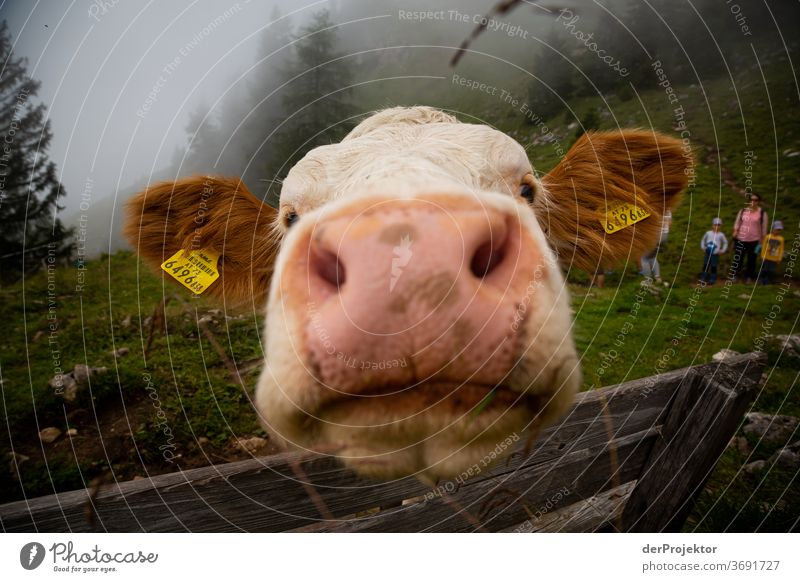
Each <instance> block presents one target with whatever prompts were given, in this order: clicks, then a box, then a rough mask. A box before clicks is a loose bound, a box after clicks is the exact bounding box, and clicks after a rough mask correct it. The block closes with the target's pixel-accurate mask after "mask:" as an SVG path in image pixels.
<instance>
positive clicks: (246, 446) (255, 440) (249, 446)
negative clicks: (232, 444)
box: [236, 437, 267, 453]
mask: <svg viewBox="0 0 800 582" xmlns="http://www.w3.org/2000/svg"><path fill="white" fill-rule="evenodd" d="M236 446H237V447H238V448H240V449H242V450H243V451H247V452H248V453H254V452H256V451H257V450H258V449H260V448H262V447H265V446H267V439H264V438H261V437H250V438H249V439H246V438H238V439H236Z"/></svg>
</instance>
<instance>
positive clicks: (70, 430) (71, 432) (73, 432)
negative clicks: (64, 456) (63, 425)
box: [67, 428, 78, 437]
mask: <svg viewBox="0 0 800 582" xmlns="http://www.w3.org/2000/svg"><path fill="white" fill-rule="evenodd" d="M67 436H70V437H74V436H78V429H77V428H68V429H67Z"/></svg>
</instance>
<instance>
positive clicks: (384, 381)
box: [283, 197, 543, 394]
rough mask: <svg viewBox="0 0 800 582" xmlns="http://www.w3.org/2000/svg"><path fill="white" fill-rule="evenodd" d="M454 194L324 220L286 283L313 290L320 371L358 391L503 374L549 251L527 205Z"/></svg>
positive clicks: (312, 333) (311, 317)
mask: <svg viewBox="0 0 800 582" xmlns="http://www.w3.org/2000/svg"><path fill="white" fill-rule="evenodd" d="M450 198H453V199H452V200H448V199H444V200H442V199H441V198H440V199H436V198H430V199H414V200H395V201H381V202H375V203H374V204H372V205H371V206H370V207H369V208H368V209H366V210H364V208H363V204H362V205H361V206H359V208H357V209H356V208H353V209H348V210H347V211H345V212H343V213H342V212H340V213H338V214H336V215H334V216H332V217H330V218H327V219H324V220H322V221H320V222H319V223H317V224H316V225H315V227H314V230H313V231H312V232H311V234H310V237H309V239H308V240H307V242H306V244H305V245H301V249H302V251H303V252H304V254H305V256H304V257H302V258H300V257H298V260H297V261H296V262H293V263H294V266H290V267H289V269H290V270H292V273H291V275H292V276H290V277H289V278H288V279H287V281H289V282H290V286H291V285H294V286H295V288H294V289H292V288H286V287H287V286H286V284H285V283H284V284H283V287H284V291H285V292H288V293H292V294H293V295H294V296H295V297H297V296H298V295H299V294H302V295H305V296H306V297H307V299H308V314H307V318H306V320H307V324H306V330H305V332H306V337H305V340H306V348H307V350H308V354H309V359H310V361H311V364H312V367H313V368H314V370H313V372H314V373H315V375H317V376H318V378H317V379H318V380H319V381H321V382H323V383H324V384H325V385H327V386H330V387H334V388H335V389H336V390H338V391H341V392H345V393H354V394H357V393H363V392H367V391H369V390H370V389H371V388H375V387H385V386H400V385H407V384H409V383H414V382H421V381H430V380H434V381H446V382H459V383H461V382H468V383H470V384H472V383H479V384H491V385H494V384H497V383H499V382H502V381H503V378H504V376H505V375H506V374H507V373H508V371H509V370H510V369H511V367H512V366H513V364H514V361H515V357H516V354H517V351H518V347H519V346H518V345H517V344H518V340H519V338H518V334H519V331H518V330H519V329H521V326H520V325H519V318H520V313H521V311H524V310H521V308H520V306H521V304H522V302H523V300H524V296H525V294H526V293H530V290H531V289H535V285H532V283H535V280H536V279H537V278H541V277H542V276H543V269H542V265H541V255H540V253H539V252H537V249H536V247H535V245H534V244H533V242H532V240H531V237H530V236H529V235H528V234H527V233H526V232H524V231H523V229H522V227H521V224H520V222H519V220H518V219H517V217H516V216H515V215H512V214H506V213H504V212H501V211H498V210H493V209H489V208H486V207H483V206H481V205H479V204H478V203H477V202H476V201H475V200H473V199H470V198H467V199H461V198H456V197H450ZM298 250H300V249H298ZM301 279H302V281H301ZM291 282H293V283H291ZM301 284H302V285H303V287H304V289H298V288H296V287H297V286H298V285H301ZM515 322H516V323H515Z"/></svg>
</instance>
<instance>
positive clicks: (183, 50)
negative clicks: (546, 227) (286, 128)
mask: <svg viewBox="0 0 800 582" xmlns="http://www.w3.org/2000/svg"><path fill="white" fill-rule="evenodd" d="M494 4H495V3H494V2H493V1H491V0H468V1H461V2H455V1H450V2H437V3H435V6H434V5H432V4H431V3H429V2H424V1H421V0H412V1H402V2H401V1H391V0H382V1H379V2H375V1H368V0H352V1H344V0H331V1H325V0H316V1H311V0H300V1H285V0H278V1H270V2H255V1H248V0H240V1H238V2H232V3H229V2H222V3H221V2H214V1H211V0H196V1H194V2H180V3H178V2H160V3H156V2H154V1H150V2H132V1H115V0H94V1H89V0H81V1H75V2H72V3H64V2H60V1H57V0H45V1H42V2H37V3H30V2H11V3H10V2H6V3H4V4H2V6H0V12H2V15H0V17H1V18H3V19H6V20H7V21H8V23H9V27H10V31H11V33H12V35H13V38H14V51H15V54H17V55H22V56H26V57H27V58H28V60H29V73H30V74H31V75H32V76H33V77H34V78H36V79H39V80H40V81H41V89H40V92H39V95H38V99H40V100H41V101H43V102H44V103H46V104H47V105H48V106H49V119H50V122H51V124H52V129H53V133H54V138H53V142H52V144H51V147H50V152H49V154H50V157H51V159H52V160H53V161H55V163H56V164H57V166H58V169H59V172H60V179H61V182H62V184H63V185H64V196H63V198H62V200H61V204H62V206H64V209H63V210H62V211H60V216H61V218H62V220H63V221H64V222H65V223H66V224H68V225H75V224H78V223H81V224H82V225H83V226H84V227H85V228H86V229H87V234H88V237H87V238H88V239H89V241H90V242H89V244H88V245H87V252H88V255H89V256H92V255H94V254H97V253H99V252H101V251H108V250H115V249H117V248H119V247H120V246H121V245H123V244H124V242H123V241H122V240H121V238H120V234H119V224H120V204H121V203H122V202H123V201H124V200H125V199H126V198H127V197H128V196H130V195H131V194H132V193H133V192H135V191H137V190H139V189H141V188H142V187H144V186H146V185H147V184H148V183H149V182H152V181H157V180H162V179H170V178H174V177H176V176H182V175H187V174H191V173H198V172H202V173H222V174H230V173H237V174H239V175H242V176H244V179H245V182H246V184H247V185H248V187H250V189H251V190H252V191H253V192H254V193H255V194H257V195H259V196H264V197H267V194H268V190H269V189H270V187H271V185H272V182H271V180H272V179H273V178H274V177H275V174H276V172H274V171H270V169H269V168H268V167H266V166H265V165H264V164H263V163H262V162H260V161H259V160H260V157H258V156H262V155H263V153H264V152H265V151H268V150H269V148H270V144H271V141H270V140H271V139H272V138H273V137H274V135H275V132H276V131H278V130H279V129H280V127H281V123H282V120H283V119H285V118H286V117H287V116H291V115H292V114H294V113H296V111H286V98H285V96H286V90H287V88H286V87H283V86H282V79H283V77H284V76H285V68H286V63H287V59H288V58H290V57H289V55H290V53H291V47H290V46H288V45H289V44H290V43H291V42H292V40H293V39H294V38H295V37H294V36H293V35H294V34H296V32H297V31H298V30H300V29H302V27H303V26H304V25H305V24H306V23H308V22H309V21H310V20H311V19H312V17H313V15H314V14H315V13H318V12H319V11H320V10H327V11H329V13H330V15H331V20H332V21H333V22H334V23H335V30H336V33H337V35H338V40H339V43H338V46H337V50H338V52H340V53H342V54H344V55H345V60H346V61H347V62H348V63H349V64H350V65H351V67H352V69H353V71H354V78H353V79H352V80H351V81H350V82H351V84H352V87H353V89H352V91H353V95H354V98H353V100H352V101H353V104H354V106H355V114H356V115H358V114H363V113H365V112H367V111H370V110H372V109H377V108H380V107H385V106H391V105H397V104H415V103H418V104H430V105H437V106H443V107H450V108H456V109H460V110H461V111H462V112H467V113H469V114H477V113H479V112H480V109H481V107H483V108H485V107H491V106H493V105H492V102H494V103H495V104H496V103H497V97H496V96H493V99H492V100H490V101H487V100H486V99H483V98H484V97H486V96H485V95H474V94H472V93H480V92H481V91H480V90H477V91H471V90H468V89H463V87H462V88H461V89H460V90H459V91H458V93H457V95H456V96H455V97H453V96H452V93H453V90H452V89H453V74H454V72H455V73H457V74H458V75H460V76H461V77H462V78H463V77H466V78H479V79H480V80H481V82H485V83H486V84H487V85H489V86H492V87H500V88H501V89H502V90H506V91H516V90H520V91H522V90H524V86H525V84H526V83H529V82H530V79H531V78H532V76H533V75H534V74H536V73H543V72H544V71H542V70H541V67H540V70H539V71H533V72H530V71H529V69H531V67H532V62H533V61H532V59H533V55H534V54H535V53H536V52H537V50H539V48H540V47H541V46H542V45H543V44H547V43H548V42H552V41H548V40H547V38H546V37H547V35H548V34H552V33H551V31H552V27H553V21H554V18H555V17H556V14H557V13H558V11H559V9H560V8H563V7H564V6H567V7H568V8H570V10H573V11H574V12H575V13H576V14H581V15H582V17H583V18H584V20H583V22H584V23H588V22H592V21H594V19H596V18H597V17H599V16H598V15H600V16H602V15H603V13H604V12H608V10H607V9H604V8H603V7H601V6H600V5H599V4H596V3H593V2H588V1H587V2H572V3H568V4H565V5H564V6H559V7H553V6H545V5H538V4H533V3H522V4H521V5H520V6H518V7H517V8H516V9H514V10H513V11H511V12H510V13H509V14H505V15H501V16H497V17H496V19H495V20H493V21H492V22H491V23H490V25H489V26H488V28H487V30H486V31H484V32H483V33H482V34H481V35H480V36H479V37H478V38H477V39H476V40H475V41H474V42H473V43H472V44H471V45H470V46H469V50H468V52H467V54H466V55H465V57H464V58H463V59H462V60H461V62H460V63H459V64H458V66H457V67H456V68H455V69H454V68H452V67H451V65H450V61H451V59H452V58H453V56H454V54H455V50H456V47H458V46H459V45H460V44H461V43H462V41H464V39H465V38H467V37H468V36H469V35H470V33H471V32H472V31H473V30H474V28H475V26H476V22H478V21H479V20H480V16H481V15H482V14H485V13H487V12H488V11H489V10H490V9H491V8H492V7H493V5H494ZM606 4H607V5H608V6H611V7H612V9H613V7H614V3H613V2H612V3H606ZM683 9H684V10H688V9H686V8H685V7H684V8H683ZM730 16H731V15H730V14H725V15H724V17H725V18H729V19H730ZM698 26H699V25H698ZM620 30H622V29H620ZM655 30H656V29H655V28H654V33H655ZM660 34H664V35H665V38H668V40H669V41H670V42H673V43H674V44H675V45H676V46H678V45H680V46H681V47H683V44H681V43H680V42H676V40H675V39H677V37H675V33H674V32H673V31H671V30H669V31H667V30H666V29H665V30H662V31H661V32H660ZM669 34H672V35H673V37H674V38H672V37H669ZM684 38H686V37H684ZM678 40H679V39H678ZM637 50H638V49H637ZM554 62H556V61H554ZM540 64H541V61H540ZM547 68H548V69H549V68H550V67H547ZM563 70H564V71H565V72H566V74H568V75H569V74H572V75H574V76H578V75H577V74H575V72H574V71H571V69H570V67H569V66H568V65H565V66H564V67H563ZM300 105H302V104H298V107H300ZM300 114H301V115H302V113H300ZM209 128H213V129H214V136H215V141H214V142H213V144H212V145H210V146H209V145H207V143H208V142H207V140H206V141H204V140H203V139H202V138H203V136H204V135H205V133H208V130H209ZM195 130H196V133H195ZM254 144H257V145H254ZM257 157H258V159H257ZM270 195H271V197H272V199H273V200H274V196H275V194H274V192H271V193H270Z"/></svg>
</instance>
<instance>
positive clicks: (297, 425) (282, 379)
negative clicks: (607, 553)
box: [257, 107, 581, 478]
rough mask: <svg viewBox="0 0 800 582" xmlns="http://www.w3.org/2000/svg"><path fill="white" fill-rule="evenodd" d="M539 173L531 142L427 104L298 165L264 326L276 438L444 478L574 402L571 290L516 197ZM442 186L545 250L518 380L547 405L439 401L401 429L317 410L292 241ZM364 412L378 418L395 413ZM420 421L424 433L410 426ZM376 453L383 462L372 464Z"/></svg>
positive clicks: (393, 114) (391, 472)
mask: <svg viewBox="0 0 800 582" xmlns="http://www.w3.org/2000/svg"><path fill="white" fill-rule="evenodd" d="M531 172H532V169H531V166H530V163H529V161H528V159H527V156H526V154H525V150H524V149H523V148H522V146H520V145H519V144H518V143H517V142H516V141H514V140H513V139H511V138H510V137H508V136H506V135H505V134H503V133H501V132H498V131H496V130H493V129H491V128H489V127H487V126H481V125H469V124H462V123H458V122H457V121H456V120H455V119H454V118H453V117H451V116H449V115H447V114H444V113H442V112H440V111H437V110H435V109H430V108H426V107H416V108H410V109H405V108H395V109H389V110H386V111H382V112H380V113H377V114H375V115H374V116H372V117H370V118H369V119H367V120H365V121H364V122H363V123H361V124H360V125H359V126H358V127H356V128H355V129H354V130H353V131H352V132H351V133H350V134H349V135H348V136H347V137H346V138H345V139H344V140H343V141H342V142H341V143H338V144H333V145H328V146H323V147H319V148H317V149H315V150H313V151H311V152H310V153H309V154H308V155H306V156H305V158H303V159H302V160H301V161H300V162H299V163H298V164H297V165H296V166H295V167H294V168H292V170H291V171H290V172H289V175H288V176H287V178H286V180H285V181H284V185H283V189H282V192H281V207H282V210H283V211H284V212H285V211H286V210H287V209H292V210H294V211H295V212H297V213H298V214H299V216H300V217H301V220H300V221H299V222H298V223H297V224H296V225H295V226H293V227H292V228H291V229H289V230H288V232H286V236H285V238H284V240H283V244H282V248H281V252H280V253H279V256H278V259H277V262H276V266H275V275H274V278H273V282H272V288H271V290H270V295H269V301H268V308H267V323H266V330H265V336H266V357H267V366H266V367H265V369H264V371H263V373H262V375H261V378H260V380H259V383H258V389H257V408H258V410H259V413H260V415H261V418H262V422H263V423H264V424H265V426H266V427H267V428H268V430H269V431H270V433H271V434H272V435H273V436H274V437H275V438H277V439H279V440H280V441H282V442H284V443H285V444H287V445H289V446H294V447H301V448H308V449H319V448H320V447H321V446H322V445H321V444H325V443H327V444H329V445H330V444H331V443H334V444H336V443H344V444H343V445H342V446H343V448H342V450H336V451H334V452H335V453H336V454H338V455H339V456H341V457H343V458H344V460H345V462H347V463H349V464H351V465H353V466H354V467H356V468H357V469H358V470H360V471H361V472H362V473H366V474H370V475H375V476H377V477H384V478H385V477H393V476H397V475H403V474H409V473H424V474H426V475H427V476H429V477H433V478H436V477H440V476H448V475H455V474H458V473H459V472H460V471H461V470H463V469H464V468H466V467H469V466H470V465H472V464H473V463H476V462H478V461H480V460H481V459H482V458H483V457H484V456H485V455H486V454H487V452H491V451H492V450H494V449H495V448H496V445H497V443H499V442H501V441H503V439H505V438H506V437H508V436H509V435H511V434H512V433H514V432H519V431H523V430H525V429H526V428H528V429H530V428H532V427H540V426H542V425H544V424H547V423H549V422H551V421H552V420H554V419H555V418H557V417H558V416H559V415H560V414H561V413H562V412H563V411H564V410H565V409H566V407H567V406H568V405H569V403H570V402H571V401H572V397H573V395H574V393H575V391H576V390H577V389H578V386H579V384H580V381H581V380H580V372H579V370H578V358H577V354H576V352H575V348H574V344H573V341H572V337H571V325H572V324H571V314H570V308H569V296H568V292H567V289H566V286H565V284H564V280H563V278H562V275H561V273H560V271H559V269H558V267H557V263H556V258H555V256H554V255H553V252H552V251H551V249H550V247H549V246H548V243H547V240H546V238H545V235H544V234H543V232H542V229H541V228H540V226H539V224H538V222H537V220H536V217H535V216H534V213H533V210H532V209H531V207H530V206H529V205H528V204H526V203H525V202H524V201H523V200H522V199H521V198H520V197H519V196H517V192H518V191H519V185H520V183H521V180H522V178H523V177H524V176H525V175H526V174H529V173H531ZM432 192H435V193H438V194H441V193H452V194H453V196H461V197H469V198H471V199H476V200H478V201H479V202H480V204H482V205H484V206H485V207H487V208H491V209H496V210H500V211H502V212H504V213H510V214H513V215H515V216H517V217H518V220H519V221H520V223H521V224H522V226H523V229H524V231H526V232H527V233H528V234H529V235H530V237H531V238H532V240H533V241H534V244H535V245H536V246H537V247H538V248H539V251H540V253H541V255H542V256H543V259H544V265H545V268H544V272H543V274H542V278H541V280H540V281H538V282H536V284H535V285H534V286H532V290H531V292H532V293H533V294H534V295H535V297H532V298H531V300H530V301H529V302H528V304H527V308H526V309H527V311H526V313H525V316H526V317H525V319H524V323H523V327H522V329H521V330H520V335H521V338H522V343H521V347H520V350H519V352H520V353H519V354H518V362H517V365H516V366H515V367H514V369H513V370H512V372H511V374H510V375H509V378H508V384H509V386H510V387H511V388H512V389H513V390H515V391H518V392H519V393H522V392H526V391H527V392H528V393H533V394H540V395H543V396H544V397H545V398H546V400H547V401H546V404H545V407H544V410H543V411H542V413H541V414H540V415H539V417H538V418H537V419H532V418H526V417H525V416H524V415H521V414H520V412H519V411H518V410H516V409H515V410H514V411H508V412H507V413H505V414H487V415H482V417H481V418H480V420H479V422H477V423H476V422H471V423H467V422H466V420H465V419H464V418H450V417H448V418H443V417H441V416H437V412H436V411H435V410H432V411H429V412H428V413H426V414H424V415H420V418H419V419H417V420H416V421H415V422H416V423H415V424H414V423H410V422H405V421H404V422H398V423H397V425H396V426H395V428H394V429H393V428H391V426H389V427H387V428H384V429H381V430H377V429H373V428H370V429H353V428H347V427H343V426H340V425H339V424H337V422H336V421H335V420H332V419H330V418H329V419H326V420H322V419H319V418H315V412H316V408H315V406H316V404H317V394H318V387H317V386H315V384H316V382H315V381H314V379H313V378H312V375H311V371H310V370H309V369H308V367H309V361H308V357H307V355H306V353H305V350H304V347H303V338H304V329H305V326H306V324H307V321H308V319H307V318H308V313H307V312H306V311H305V310H304V309H302V308H298V307H297V306H293V307H289V305H290V304H291V299H292V298H291V297H285V296H284V295H283V293H282V290H281V280H282V276H283V273H285V271H286V269H288V268H290V267H291V266H292V265H291V263H290V256H291V254H292V250H293V249H295V248H296V247H297V245H298V244H300V242H301V241H303V240H307V239H308V237H309V236H310V233H311V232H312V230H313V229H314V228H315V227H316V225H317V224H318V222H319V220H320V219H322V218H323V217H325V216H330V215H333V214H336V213H338V212H341V211H343V210H345V209H348V208H353V207H354V206H355V207H357V206H358V205H361V204H369V203H373V202H376V201H380V200H383V199H398V198H414V197H415V196H419V195H422V194H427V193H432ZM363 420H364V423H363V424H368V423H371V422H375V423H386V420H387V419H386V418H383V417H381V418H378V417H375V418H365V419H363ZM389 420H390V421H391V420H393V419H389ZM394 420H398V419H394ZM345 424H346V423H345ZM388 424H389V425H391V422H389V423H388ZM414 431H418V435H416V436H411V435H410V433H411V432H414ZM520 436H521V435H520ZM414 439H416V440H414ZM409 441H413V442H412V444H413V446H412V444H409ZM386 451H393V452H391V453H386ZM505 452H509V451H505ZM375 455H377V456H379V457H380V458H381V462H380V463H378V464H371V463H370V461H369V459H370V457H372V456H375Z"/></svg>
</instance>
